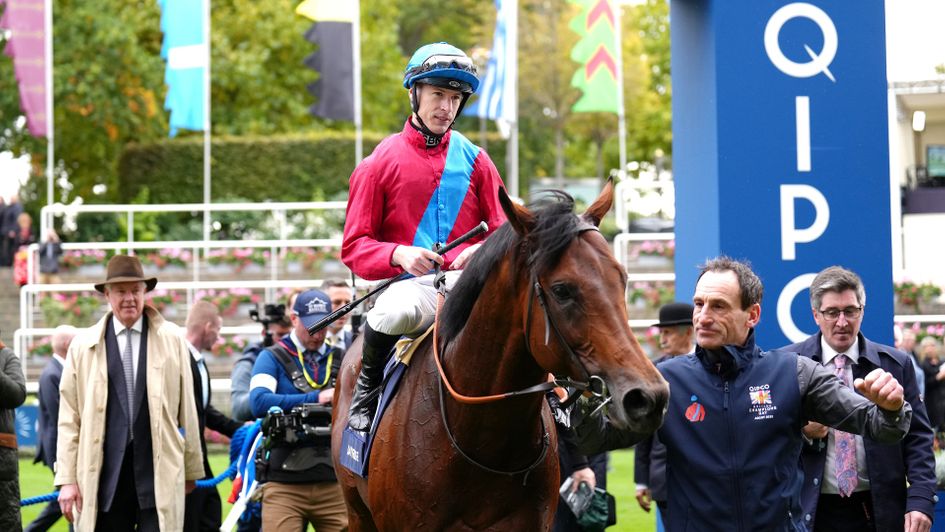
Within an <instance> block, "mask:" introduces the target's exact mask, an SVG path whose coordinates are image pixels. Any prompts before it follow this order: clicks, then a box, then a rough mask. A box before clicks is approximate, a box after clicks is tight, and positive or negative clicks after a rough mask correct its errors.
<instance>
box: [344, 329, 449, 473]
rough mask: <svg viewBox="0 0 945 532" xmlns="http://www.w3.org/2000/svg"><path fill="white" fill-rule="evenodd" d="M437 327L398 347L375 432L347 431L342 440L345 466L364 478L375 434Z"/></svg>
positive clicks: (384, 386)
mask: <svg viewBox="0 0 945 532" xmlns="http://www.w3.org/2000/svg"><path fill="white" fill-rule="evenodd" d="M433 327H434V325H430V327H429V328H428V329H427V330H426V331H425V332H424V333H423V334H421V335H420V336H418V337H416V338H407V337H404V338H401V339H400V340H398V341H397V344H396V345H395V346H394V351H393V353H394V354H393V356H391V357H390V359H388V361H387V365H386V366H385V367H384V379H383V381H382V382H381V387H380V399H379V401H380V402H379V404H378V406H377V413H376V414H374V421H373V422H371V429H370V430H369V431H367V432H360V431H356V430H354V429H352V428H351V427H347V426H346V427H345V430H344V433H343V434H342V436H341V452H340V461H341V465H343V466H344V467H345V468H347V469H348V470H350V471H351V472H352V473H354V474H355V475H358V476H359V477H361V478H367V468H368V458H369V457H370V455H371V446H372V444H373V443H374V434H375V433H376V432H377V427H378V426H380V421H381V418H382V417H384V412H385V411H386V410H387V406H388V405H390V402H391V400H393V398H394V395H396V393H397V389H398V385H399V384H400V381H401V379H402V378H403V376H404V373H405V372H406V371H407V367H408V366H409V365H410V360H411V359H412V358H413V354H414V352H416V350H417V348H418V347H420V345H421V344H422V343H423V341H424V340H425V339H426V337H427V336H429V335H430V334H431V333H432V332H433Z"/></svg>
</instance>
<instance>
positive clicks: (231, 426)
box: [184, 301, 241, 532]
mask: <svg viewBox="0 0 945 532" xmlns="http://www.w3.org/2000/svg"><path fill="white" fill-rule="evenodd" d="M222 325H223V319H222V318H220V312H219V310H217V307H215V306H214V305H213V304H212V303H210V302H208V301H198V302H196V303H194V306H193V307H191V309H190V314H188V315H187V347H188V348H190V354H191V358H192V359H191V371H192V373H193V375H194V399H195V401H196V403H197V421H198V422H199V423H200V448H201V449H202V450H203V468H204V473H205V476H204V478H213V471H212V470H211V469H210V461H209V460H208V458H207V440H206V438H205V437H204V434H203V433H204V429H205V428H206V427H209V428H210V429H212V430H215V431H217V432H219V433H221V434H224V435H226V436H227V437H230V438H232V437H233V433H234V432H236V429H238V428H240V426H241V424H240V423H239V422H237V421H234V420H232V419H230V418H229V417H227V416H226V415H225V414H223V413H222V412H220V411H219V410H217V409H216V408H214V407H213V405H212V404H210V399H211V396H212V394H211V391H210V373H209V372H208V371H207V364H206V361H205V360H204V353H206V352H209V351H210V348H212V347H213V344H215V343H216V341H217V338H219V336H220V328H221V327H222ZM184 506H185V509H184V530H185V531H193V532H197V531H201V532H216V531H217V530H220V524H221V523H222V510H221V508H220V494H219V493H218V492H217V490H216V488H201V489H196V490H194V491H192V492H190V493H189V494H188V495H187V498H186V499H185V501H184Z"/></svg>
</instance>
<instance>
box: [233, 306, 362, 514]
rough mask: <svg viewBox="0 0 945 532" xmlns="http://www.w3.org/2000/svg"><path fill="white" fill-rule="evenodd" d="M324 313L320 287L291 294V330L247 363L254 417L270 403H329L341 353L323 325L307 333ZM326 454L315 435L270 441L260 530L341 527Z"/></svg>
mask: <svg viewBox="0 0 945 532" xmlns="http://www.w3.org/2000/svg"><path fill="white" fill-rule="evenodd" d="M330 312H331V302H330V300H329V299H328V295H326V294H325V293H324V292H321V291H319V290H307V291H305V292H302V293H301V294H299V295H298V297H296V298H295V303H294V304H293V305H292V314H291V320H292V332H291V333H290V334H289V335H288V336H286V337H283V338H282V340H281V341H280V342H277V343H275V344H273V345H271V346H269V347H267V348H265V349H263V350H262V352H260V353H259V358H258V359H257V360H256V366H255V367H254V368H253V379H252V383H251V384H250V401H251V402H252V405H253V414H254V415H255V416H257V417H263V416H264V415H266V413H267V412H268V411H269V409H270V408H272V407H274V406H277V407H279V408H281V409H282V410H283V411H284V412H286V413H288V412H290V411H291V410H292V408H293V407H295V406H298V405H300V404H303V403H321V404H329V403H330V402H331V399H332V396H333V395H334V386H335V379H336V377H337V374H338V368H339V366H340V365H341V352H340V350H338V349H332V348H329V347H328V346H326V345H325V334H326V331H325V329H322V330H321V331H319V332H318V333H316V334H315V335H314V336H313V335H311V334H309V332H308V328H309V327H311V326H312V325H314V324H315V323H317V322H318V321H319V320H321V319H322V318H324V317H325V316H327V315H328V314H329V313H330ZM330 457H331V450H330V446H329V443H328V440H327V439H326V440H325V441H324V443H322V444H320V443H319V442H318V440H317V439H316V441H315V442H307V441H291V440H288V439H286V440H278V441H275V442H274V443H273V446H272V448H270V452H269V453H268V454H267V461H268V465H266V466H264V469H265V471H266V472H267V473H266V475H267V478H265V480H266V483H265V484H263V495H262V503H263V506H262V528H263V530H302V529H303V528H304V527H305V524H306V523H311V524H312V525H313V526H314V527H315V530H317V531H318V532H330V531H341V530H347V527H348V510H347V508H346V507H345V502H344V499H343V498H342V495H341V488H340V487H339V486H338V481H337V478H336V477H335V470H334V467H333V466H332V463H331V458H330ZM290 462H293V463H295V464H298V465H297V466H295V467H293V466H291V465H290ZM303 464H304V465H305V466H304V467H303ZM259 469H260V468H259V467H257V471H259Z"/></svg>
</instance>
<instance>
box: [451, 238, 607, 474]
mask: <svg viewBox="0 0 945 532" xmlns="http://www.w3.org/2000/svg"><path fill="white" fill-rule="evenodd" d="M597 230H598V229H597V227H595V226H592V225H587V226H584V227H581V228H579V229H578V235H580V234H581V233H584V232H585V231H597ZM437 273H438V279H435V280H434V286H436V287H437V301H436V313H435V315H434V320H433V360H434V361H435V362H436V369H437V372H438V373H439V375H440V383H441V385H440V386H438V387H437V388H438V391H439V395H440V417H441V418H442V420H443V427H444V428H445V429H446V435H447V436H448V437H449V439H450V443H451V444H452V445H453V448H454V449H456V452H458V453H459V454H460V456H462V457H463V458H464V459H466V461H468V462H469V463H471V464H473V465H475V466H477V467H479V468H481V469H483V470H486V471H488V472H490V473H495V474H500V475H509V476H513V475H518V474H522V473H524V474H525V478H524V479H523V480H522V485H525V483H526V482H527V481H528V474H529V473H530V472H531V471H532V470H533V469H535V468H536V467H538V466H539V465H540V464H541V463H542V462H543V461H544V460H545V457H546V456H547V454H548V447H549V446H550V445H551V439H550V436H549V434H548V430H547V427H546V426H545V419H544V417H543V416H541V415H539V416H538V417H539V420H540V421H541V433H542V448H541V453H539V456H538V458H537V459H535V460H534V461H533V462H532V463H531V464H529V465H528V466H526V467H524V468H522V469H518V470H514V471H503V470H499V469H494V468H491V467H489V466H486V465H484V464H482V463H480V462H478V461H476V460H475V459H473V458H472V457H471V456H469V455H468V454H466V452H465V451H463V449H462V448H461V447H460V446H459V443H458V442H457V441H456V437H455V436H454V435H453V432H452V431H451V430H450V427H449V423H448V422H447V419H446V402H445V401H444V396H443V388H444V387H445V388H446V389H447V390H448V391H449V393H450V397H452V398H453V400H455V401H457V402H459V403H463V404H485V403H492V402H495V401H501V400H503V399H510V398H512V397H517V396H522V395H528V394H533V393H542V392H547V391H549V390H552V389H554V388H556V387H559V386H560V387H564V388H567V387H570V388H573V389H574V391H573V392H572V393H571V395H570V396H569V397H568V398H567V399H566V400H565V401H564V402H562V403H561V406H562V408H568V407H569V406H571V405H572V404H573V403H574V402H575V401H576V400H577V399H578V397H580V394H581V393H583V392H584V391H590V392H591V393H592V394H594V395H595V396H597V397H601V396H603V393H604V381H603V379H601V378H600V377H598V376H596V375H591V374H590V372H588V371H587V367H586V366H585V365H584V363H583V362H582V361H581V358H580V357H579V356H578V355H577V353H575V352H574V350H573V349H572V348H571V346H570V345H569V344H568V342H567V341H565V338H564V335H563V334H561V330H560V329H559V328H558V325H557V322H555V320H554V319H552V317H551V314H550V312H549V309H548V305H547V302H546V299H545V292H544V289H543V288H542V286H541V283H540V282H539V281H538V278H537V276H534V275H533V277H532V282H531V283H530V288H529V293H528V306H527V310H526V318H525V348H526V350H528V352H529V353H531V352H532V349H531V346H530V345H529V342H530V341H531V340H530V339H531V322H532V300H533V299H537V300H538V304H539V306H540V307H541V310H542V313H543V314H544V316H545V345H548V343H549V339H550V338H549V334H550V333H549V331H554V334H555V339H556V340H557V341H558V343H559V344H561V345H562V346H563V347H564V350H565V352H566V353H567V355H568V357H569V358H570V359H571V360H573V361H575V362H577V365H578V367H580V368H581V371H582V372H583V373H584V376H585V378H586V379H587V380H586V382H579V381H573V380H571V379H568V378H564V379H559V378H555V379H554V380H551V381H545V382H542V383H540V384H536V385H534V386H529V387H528V388H524V389H521V390H515V391H511V392H505V393H500V394H493V395H480V396H469V395H464V394H461V393H459V392H457V391H456V390H455V389H454V388H453V385H452V384H451V383H450V381H449V378H447V376H446V372H445V371H444V369H443V363H442V361H441V360H440V339H439V328H440V327H439V325H440V312H441V311H442V308H443V302H444V301H445V300H446V294H445V288H444V285H445V282H444V280H443V279H442V278H441V274H440V272H437Z"/></svg>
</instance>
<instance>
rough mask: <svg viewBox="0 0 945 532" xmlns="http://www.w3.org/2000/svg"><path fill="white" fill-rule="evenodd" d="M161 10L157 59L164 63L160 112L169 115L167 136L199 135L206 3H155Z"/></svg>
mask: <svg viewBox="0 0 945 532" xmlns="http://www.w3.org/2000/svg"><path fill="white" fill-rule="evenodd" d="M157 1H158V4H159V5H160V6H161V31H162V32H164V43H163V44H162V46H161V57H162V58H163V59H164V60H165V61H166V62H167V70H166V71H165V73H164V83H166V84H167V98H166V99H165V100H164V108H165V109H167V110H168V111H170V113H171V122H170V129H171V136H172V137H173V136H175V135H176V134H177V130H178V129H190V130H194V131H203V130H204V129H205V127H206V118H207V117H206V113H207V106H206V90H207V85H209V84H207V83H205V77H206V75H207V61H208V48H207V46H208V44H207V42H206V40H205V38H204V23H205V22H207V21H205V20H204V19H205V14H206V10H205V4H204V2H206V1H207V0H202V1H197V0H157Z"/></svg>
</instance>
